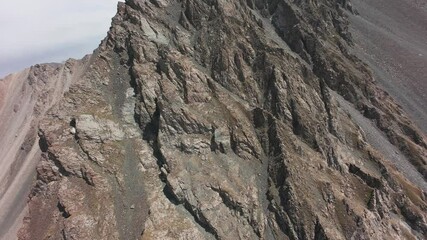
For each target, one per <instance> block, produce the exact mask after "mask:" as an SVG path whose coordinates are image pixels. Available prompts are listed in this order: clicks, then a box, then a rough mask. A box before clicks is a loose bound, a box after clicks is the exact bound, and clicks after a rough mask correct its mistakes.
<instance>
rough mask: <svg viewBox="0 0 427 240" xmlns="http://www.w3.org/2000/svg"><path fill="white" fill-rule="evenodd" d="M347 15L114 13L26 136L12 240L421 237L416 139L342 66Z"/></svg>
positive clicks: (188, 6)
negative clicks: (24, 182) (387, 151)
mask: <svg viewBox="0 0 427 240" xmlns="http://www.w3.org/2000/svg"><path fill="white" fill-rule="evenodd" d="M345 11H350V12H355V10H353V8H352V7H351V4H349V2H348V1H340V2H339V3H335V2H334V1H329V0H322V1H319V2H317V3H314V2H312V1H302V0H301V1H285V0H283V1H193V0H186V1H182V2H180V1H169V0H153V1H137V0H132V1H131V0H129V1H126V3H119V5H118V14H117V15H116V16H115V17H114V18H113V22H112V28H111V29H110V31H109V33H108V36H107V37H106V39H104V40H103V42H102V43H101V45H100V47H99V48H98V49H97V50H95V52H94V53H93V55H92V56H89V57H87V58H86V59H85V60H84V61H83V62H84V63H82V64H81V65H83V66H84V68H83V69H82V70H81V74H77V77H76V78H73V79H74V81H72V84H70V85H69V89H68V91H65V94H64V96H63V97H62V98H59V99H58V102H57V103H56V104H53V105H52V107H51V108H50V109H49V111H48V112H47V113H46V114H44V116H43V117H42V118H41V119H40V121H39V122H38V124H37V130H36V131H38V136H39V139H40V140H39V147H40V151H41V152H42V153H41V156H42V157H41V158H42V159H41V161H40V163H39V164H38V166H37V182H36V184H35V186H34V187H33V189H32V193H31V195H30V200H29V203H28V208H29V214H28V215H27V217H26V218H25V221H24V227H23V228H22V229H21V230H20V232H19V238H20V239H52V238H53V239H75V238H78V239H176V238H181V239H242V238H243V239H348V238H360V239H361V238H368V239H381V238H384V237H390V238H393V239H407V238H409V237H413V238H419V239H421V238H422V236H423V235H425V234H426V233H427V224H426V220H425V210H426V203H425V197H426V196H425V193H424V192H423V191H422V190H421V189H424V191H425V188H426V187H425V186H426V185H425V184H426V182H425V179H426V163H425V161H426V151H425V149H426V143H425V140H424V139H425V138H424V135H423V133H422V132H420V131H419V130H418V129H417V127H416V126H415V125H414V124H413V123H412V122H411V121H410V120H409V118H408V117H406V115H405V113H404V112H403V110H402V109H401V107H399V106H398V105H397V104H396V103H395V102H394V101H393V100H392V99H391V97H390V96H389V95H388V94H387V93H386V92H384V91H383V90H381V89H380V88H379V87H378V86H377V85H376V83H375V81H374V78H373V77H372V74H371V72H370V70H369V69H368V67H367V65H366V64H364V63H362V62H361V61H360V60H358V59H357V58H356V57H355V56H353V55H351V54H350V53H349V50H348V49H349V47H350V46H351V45H352V44H353V41H352V36H351V34H350V33H349V32H348V24H349V22H348V19H347V16H346V14H347V13H346V12H345ZM272 30H274V31H272ZM78 72H80V71H78ZM44 78H45V77H43V76H42V77H40V79H41V81H42V82H43V79H44ZM341 96H342V97H341ZM359 118H360V119H362V120H360V121H358V119H359ZM363 119H365V120H363ZM366 119H369V120H372V121H374V122H375V126H373V125H372V126H370V125H369V124H372V123H370V121H369V120H366ZM362 121H367V122H368V123H367V124H368V125H369V126H368V128H365V129H376V130H375V131H377V132H376V133H379V134H384V136H383V137H382V138H380V139H381V140H380V141H382V142H381V143H384V142H385V143H386V144H387V146H388V147H391V148H393V150H394V151H398V152H399V151H401V152H402V153H397V154H400V155H402V157H399V158H396V161H398V162H402V161H403V160H402V159H405V158H406V159H407V162H404V165H405V166H412V168H413V171H414V172H415V175H418V178H417V179H413V178H410V176H408V175H406V176H405V174H407V173H405V172H399V171H402V169H399V167H398V168H397V169H396V167H395V166H393V164H392V163H391V162H390V161H389V160H392V157H391V156H387V155H384V153H381V149H375V148H378V146H375V144H374V143H373V142H372V138H370V136H369V133H370V132H368V133H366V132H364V130H365V129H364V125H363V124H362V123H361V122H362ZM378 129H379V130H378ZM373 139H376V137H375V136H374V137H373ZM370 141H371V142H370ZM380 146H381V145H380ZM378 150H380V151H378ZM394 164H396V162H394ZM402 174H403V175H402ZM408 179H409V180H408Z"/></svg>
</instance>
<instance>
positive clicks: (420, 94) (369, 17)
mask: <svg viewBox="0 0 427 240" xmlns="http://www.w3.org/2000/svg"><path fill="white" fill-rule="evenodd" d="M352 2H353V5H354V7H355V9H357V10H358V11H359V15H351V17H350V21H351V24H350V26H351V31H352V33H353V36H354V38H355V42H356V50H357V54H358V56H359V57H361V58H362V59H363V60H365V61H366V62H367V63H369V65H370V67H371V68H372V70H373V71H374V74H375V77H376V79H377V80H378V82H379V83H380V84H381V85H382V86H383V87H384V88H385V90H387V92H389V93H390V94H391V95H392V96H393V97H394V98H395V99H396V100H397V101H398V102H399V103H400V104H401V105H402V106H403V108H404V109H405V110H406V111H407V112H408V114H409V115H410V116H411V117H412V119H413V120H414V121H415V122H416V123H417V124H418V126H419V127H420V128H421V129H422V130H423V131H424V132H427V110H426V109H427V107H426V106H427V2H426V1H422V0H377V1H372V0H353V1H352Z"/></svg>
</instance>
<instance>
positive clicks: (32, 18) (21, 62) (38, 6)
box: [0, 0, 118, 77]
mask: <svg viewBox="0 0 427 240" xmlns="http://www.w3.org/2000/svg"><path fill="white" fill-rule="evenodd" d="M117 2H118V1H117V0H38V1H33V0H14V1H4V2H2V4H1V5H2V7H1V8H0V30H1V32H2V37H1V38H0V77H1V76H4V75H6V74H7V73H10V72H14V71H17V70H19V69H22V68H25V67H28V66H29V65H32V64H36V63H40V62H52V61H63V60H66V59H67V58H70V57H74V58H80V57H82V56H83V55H85V54H87V53H91V52H92V50H93V49H95V48H96V47H97V46H98V44H99V42H100V41H101V40H102V39H103V38H104V37H105V36H106V33H107V31H108V28H109V27H110V24H111V18H112V17H113V16H114V14H115V13H116V8H117Z"/></svg>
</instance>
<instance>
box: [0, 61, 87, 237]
mask: <svg viewBox="0 0 427 240" xmlns="http://www.w3.org/2000/svg"><path fill="white" fill-rule="evenodd" d="M86 59H87V58H86ZM86 59H83V60H80V61H76V60H69V61H67V62H66V63H64V64H42V65H36V66H34V67H31V68H29V69H26V70H24V71H22V72H19V73H15V74H11V75H9V76H7V77H5V78H4V79H1V80H0V123H1V124H0V136H1V138H0V165H1V168H0V183H1V184H0V206H2V207H1V208H0V238H6V239H7V238H10V235H16V232H17V229H16V227H18V228H19V226H20V225H21V223H20V221H22V217H23V215H22V214H23V211H24V206H25V203H26V201H27V196H28V194H29V191H30V187H31V186H32V185H33V178H34V176H35V174H34V168H35V166H36V164H37V163H38V162H39V160H40V153H41V151H40V148H39V144H38V137H37V132H38V124H39V120H40V119H41V118H42V117H43V116H44V114H45V112H46V111H48V110H49V109H50V107H52V106H53V105H55V104H56V103H57V102H58V101H59V100H60V99H61V98H62V97H63V93H64V92H66V91H67V90H68V88H69V86H70V85H71V84H72V82H73V81H74V80H75V79H76V78H77V77H78V74H79V73H81V72H82V70H83V69H82V68H83V65H84V64H83V63H85V62H86ZM7 232H9V233H8V234H9V235H6V233H7Z"/></svg>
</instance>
